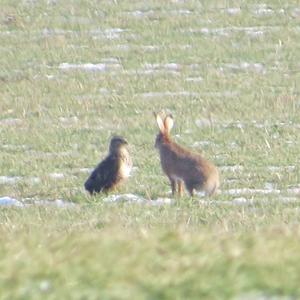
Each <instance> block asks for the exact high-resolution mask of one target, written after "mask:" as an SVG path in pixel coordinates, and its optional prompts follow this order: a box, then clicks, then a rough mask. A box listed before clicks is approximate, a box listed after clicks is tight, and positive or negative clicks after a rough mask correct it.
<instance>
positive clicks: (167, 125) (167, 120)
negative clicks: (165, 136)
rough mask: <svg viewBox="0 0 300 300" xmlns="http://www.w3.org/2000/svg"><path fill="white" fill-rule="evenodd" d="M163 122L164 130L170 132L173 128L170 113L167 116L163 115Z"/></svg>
mask: <svg viewBox="0 0 300 300" xmlns="http://www.w3.org/2000/svg"><path fill="white" fill-rule="evenodd" d="M164 124H165V128H166V131H167V132H168V133H170V131H171V129H172V128H173V125H174V120H173V117H172V115H168V116H166V117H165V122H164Z"/></svg>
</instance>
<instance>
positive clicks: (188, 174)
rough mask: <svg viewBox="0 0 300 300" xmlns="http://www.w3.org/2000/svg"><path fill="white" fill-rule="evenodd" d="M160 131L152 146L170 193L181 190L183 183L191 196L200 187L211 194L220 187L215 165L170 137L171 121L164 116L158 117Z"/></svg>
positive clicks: (168, 117) (180, 191) (180, 192)
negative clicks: (157, 154)
mask: <svg viewBox="0 0 300 300" xmlns="http://www.w3.org/2000/svg"><path fill="white" fill-rule="evenodd" d="M157 122H158V126H159V128H160V133H159V134H158V135H157V138H156V142H155V146H156V147H157V148H158V150H159V154H160V161H161V166H162V169H163V171H164V173H165V174H166V175H167V176H168V178H169V180H170V183H171V187H172V194H173V195H174V194H175V192H176V185H177V186H178V192H179V194H180V195H181V194H182V192H183V186H182V184H183V183H184V184H185V187H186V189H187V190H188V192H189V193H190V195H191V196H192V195H193V194H194V190H202V191H204V192H205V194H207V195H212V194H213V193H214V192H215V191H216V190H217V189H218V187H219V173H218V170H217V168H216V167H215V166H214V165H213V164H212V163H211V162H209V161H207V160H206V159H204V158H203V157H202V156H200V155H199V154H195V153H192V152H191V151H189V150H188V149H185V148H183V147H182V146H180V145H178V144H177V143H175V142H173V141H172V140H171V138H170V135H169V132H170V130H171V128H172V126H173V120H172V118H171V117H170V116H167V117H166V118H165V120H164V121H162V119H161V118H160V116H157Z"/></svg>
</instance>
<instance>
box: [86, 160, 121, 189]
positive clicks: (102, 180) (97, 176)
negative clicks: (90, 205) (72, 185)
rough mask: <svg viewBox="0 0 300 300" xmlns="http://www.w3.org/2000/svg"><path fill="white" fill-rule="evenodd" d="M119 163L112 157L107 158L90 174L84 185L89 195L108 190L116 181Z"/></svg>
mask: <svg viewBox="0 0 300 300" xmlns="http://www.w3.org/2000/svg"><path fill="white" fill-rule="evenodd" d="M118 169H119V161H118V159H117V157H115V156H113V155H109V156H107V157H106V158H105V159H104V160H103V161H102V162H101V163H99V165H98V166H97V167H96V168H95V170H94V171H93V172H92V174H91V175H90V177H89V178H88V180H87V181H86V183H85V188H86V189H87V190H88V191H89V192H90V193H94V192H96V193H99V192H101V191H103V190H104V191H105V190H108V189H110V188H111V187H112V186H113V185H114V184H115V183H116V181H117V177H118Z"/></svg>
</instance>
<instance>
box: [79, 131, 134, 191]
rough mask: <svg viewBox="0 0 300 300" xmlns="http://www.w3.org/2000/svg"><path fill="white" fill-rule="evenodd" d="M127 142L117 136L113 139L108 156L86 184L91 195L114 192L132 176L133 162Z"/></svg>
mask: <svg viewBox="0 0 300 300" xmlns="http://www.w3.org/2000/svg"><path fill="white" fill-rule="evenodd" d="M127 145H128V143H127V141H126V140H124V139H123V138H122V137H119V136H115V137H113V138H112V139H111V141H110V145H109V154H108V156H107V157H106V158H105V159H104V160H103V161H102V162H100V163H99V165H98V166H97V167H96V168H95V169H94V171H93V172H92V174H91V175H90V176H89V178H88V179H87V181H86V182H85V184H84V187H85V189H86V190H87V191H88V192H89V193H90V194H95V193H99V192H105V193H107V192H108V191H110V190H112V189H113V188H115V187H116V186H117V185H118V184H119V183H121V182H122V181H123V180H125V179H126V178H127V177H129V175H130V171H131V169H132V160H131V157H130V155H129V152H128V150H127V148H126V146H127Z"/></svg>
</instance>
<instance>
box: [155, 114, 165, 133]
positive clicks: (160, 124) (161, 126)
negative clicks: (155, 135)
mask: <svg viewBox="0 0 300 300" xmlns="http://www.w3.org/2000/svg"><path fill="white" fill-rule="evenodd" d="M153 114H154V116H155V119H156V123H157V125H158V128H159V130H160V132H162V133H164V132H165V125H164V122H163V120H162V118H161V116H160V115H159V114H157V113H153Z"/></svg>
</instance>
